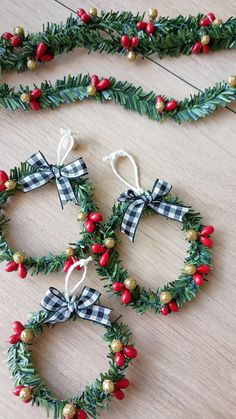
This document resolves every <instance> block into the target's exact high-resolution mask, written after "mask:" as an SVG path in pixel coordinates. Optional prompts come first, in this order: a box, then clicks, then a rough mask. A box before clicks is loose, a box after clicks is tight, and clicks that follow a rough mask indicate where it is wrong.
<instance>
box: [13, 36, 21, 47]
mask: <svg viewBox="0 0 236 419" xmlns="http://www.w3.org/2000/svg"><path fill="white" fill-rule="evenodd" d="M10 44H11V45H12V46H13V47H14V48H16V47H19V46H20V44H21V39H20V37H19V36H12V37H11V38H10Z"/></svg>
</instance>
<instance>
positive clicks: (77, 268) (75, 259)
mask: <svg viewBox="0 0 236 419" xmlns="http://www.w3.org/2000/svg"><path fill="white" fill-rule="evenodd" d="M71 262H72V265H73V264H74V263H76V262H78V259H77V258H76V257H75V256H71ZM75 269H76V270H77V271H80V269H81V266H80V265H78V266H76V268H75Z"/></svg>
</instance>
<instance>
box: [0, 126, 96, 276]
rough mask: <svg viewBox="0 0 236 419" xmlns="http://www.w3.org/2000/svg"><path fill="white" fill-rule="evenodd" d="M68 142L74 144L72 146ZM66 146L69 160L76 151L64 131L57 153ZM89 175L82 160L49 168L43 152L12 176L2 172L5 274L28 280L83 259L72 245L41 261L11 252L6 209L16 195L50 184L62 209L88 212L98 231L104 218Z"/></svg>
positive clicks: (0, 257)
mask: <svg viewBox="0 0 236 419" xmlns="http://www.w3.org/2000/svg"><path fill="white" fill-rule="evenodd" d="M68 140H69V141H70V142H71V143H70V144H69V146H68ZM63 145H66V147H67V148H68V147H69V148H68V150H67V152H66V154H65V156H64V157H66V156H67V155H68V154H69V152H70V150H71V149H72V147H74V139H73V137H72V135H71V131H70V130H62V138H61V141H60V143H59V147H58V151H59V149H60V148H61V146H63ZM63 160H64V158H63ZM61 161H62V160H61ZM86 174H87V167H86V165H85V163H84V161H83V159H82V157H81V158H79V159H77V160H75V161H74V162H71V163H69V164H67V165H64V164H63V163H60V164H57V165H49V164H48V163H47V161H46V159H45V157H44V156H43V155H42V154H41V153H40V152H38V153H36V154H34V155H33V156H31V158H30V159H29V160H28V161H25V162H22V163H21V164H20V166H19V167H15V168H13V169H11V170H10V174H9V176H8V174H7V173H6V172H5V171H3V170H1V171H0V262H3V261H7V264H6V266H5V271H7V272H13V271H18V276H19V277H20V278H25V277H26V276H27V273H28V271H29V270H30V271H31V275H37V274H38V273H39V272H42V273H44V274H49V273H51V272H54V271H62V270H63V272H67V271H68V269H69V267H70V266H71V265H72V264H73V263H75V262H76V261H77V260H78V258H80V257H84V249H83V248H82V247H80V246H79V247H77V246H76V245H73V244H72V245H71V244H70V245H68V247H66V249H65V250H64V251H63V252H62V253H60V254H59V255H53V254H52V253H49V254H48V255H46V256H42V257H39V256H37V257H31V256H26V255H25V253H24V252H23V251H19V250H17V251H15V250H13V249H11V248H10V247H9V245H8V243H7V239H6V235H5V230H6V228H7V225H8V223H9V221H10V220H8V219H7V218H6V216H5V214H4V213H3V209H4V208H5V205H6V204H7V202H8V200H9V199H10V198H11V197H12V196H14V195H15V194H16V193H18V192H22V191H25V192H28V191H31V190H32V189H34V188H36V187H41V186H43V185H44V184H45V183H47V182H48V181H50V182H54V183H56V186H57V190H58V194H59V198H60V201H61V204H62V206H63V205H65V204H66V202H68V201H72V202H74V203H75V205H79V206H80V210H81V211H84V212H89V214H90V215H89V220H88V223H90V224H93V225H94V228H95V227H96V228H98V227H97V223H98V222H99V221H101V218H100V214H99V213H97V212H96V207H95V205H94V204H93V202H92V195H93V188H92V185H91V184H90V183H89V181H88V179H83V178H82V177H81V176H84V175H86ZM78 269H79V268H78Z"/></svg>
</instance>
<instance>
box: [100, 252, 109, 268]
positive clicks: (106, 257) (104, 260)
mask: <svg viewBox="0 0 236 419" xmlns="http://www.w3.org/2000/svg"><path fill="white" fill-rule="evenodd" d="M109 252H110V251H109V249H107V250H106V251H105V253H103V254H102V255H101V256H100V258H99V265H100V266H101V267H102V268H104V267H105V266H107V264H108V262H109Z"/></svg>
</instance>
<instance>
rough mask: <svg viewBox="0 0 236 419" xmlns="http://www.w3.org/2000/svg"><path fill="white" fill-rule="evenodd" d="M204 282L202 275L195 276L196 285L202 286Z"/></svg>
mask: <svg viewBox="0 0 236 419" xmlns="http://www.w3.org/2000/svg"><path fill="white" fill-rule="evenodd" d="M203 281H204V280H203V277H202V275H200V274H194V275H193V282H194V284H195V285H198V286H200V285H202V283H203Z"/></svg>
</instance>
